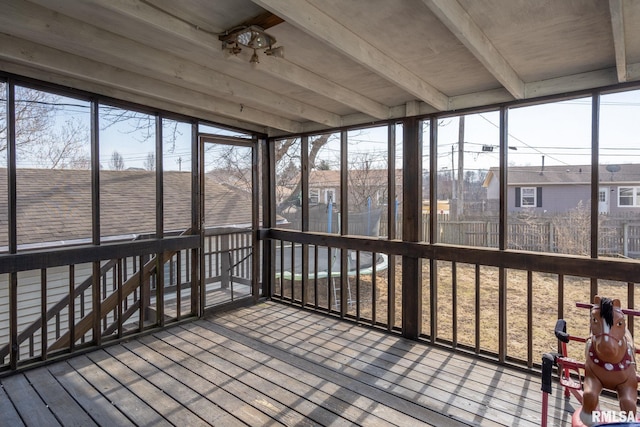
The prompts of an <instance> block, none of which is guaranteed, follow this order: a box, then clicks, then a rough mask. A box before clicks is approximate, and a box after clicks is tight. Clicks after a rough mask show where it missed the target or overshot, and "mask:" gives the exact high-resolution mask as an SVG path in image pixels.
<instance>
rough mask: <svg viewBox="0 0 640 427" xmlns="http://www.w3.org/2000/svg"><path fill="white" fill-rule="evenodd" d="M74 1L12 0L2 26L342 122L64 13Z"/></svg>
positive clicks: (167, 77)
mask: <svg viewBox="0 0 640 427" xmlns="http://www.w3.org/2000/svg"><path fill="white" fill-rule="evenodd" d="M107 3H108V2H107ZM74 4H75V3H74V2H72V1H69V0H59V1H56V2H54V3H53V4H51V6H50V7H55V8H60V9H56V11H57V12H60V13H56V11H53V10H50V9H48V8H44V7H40V6H38V5H36V4H30V3H26V2H19V1H16V0H14V1H7V2H5V5H3V13H2V14H0V28H3V29H4V31H6V32H8V33H11V34H14V35H17V36H19V37H21V38H23V39H26V40H30V41H33V42H34V43H39V44H43V45H45V46H49V47H52V48H55V49H59V50H62V51H65V52H69V53H71V54H74V55H78V56H83V57H86V58H89V59H92V60H95V61H98V62H102V63H105V64H110V65H113V66H115V67H117V68H121V69H124V70H128V71H131V72H134V73H144V74H145V75H148V76H149V77H151V78H154V79H157V80H162V81H165V82H167V83H170V84H176V85H179V86H184V87H186V88H188V89H191V90H194V91H197V92H201V93H204V94H210V95H212V96H215V97H217V98H224V99H233V100H234V101H235V103H243V104H244V105H245V106H253V107H255V108H260V107H263V108H265V109H268V111H271V112H273V113H274V114H275V113H277V112H280V113H282V114H283V115H285V117H286V116H289V117H291V116H293V117H300V118H303V119H305V120H310V121H315V122H318V123H320V124H323V125H325V126H329V127H339V126H341V125H342V121H341V118H340V116H339V115H338V114H334V113H331V112H328V111H326V110H323V109H321V108H318V107H316V106H313V105H310V104H306V103H303V102H300V101H298V100H295V99H292V98H288V97H286V96H283V95H280V94H277V93H274V92H272V91H270V90H268V89H265V88H263V87H260V86H257V85H254V84H251V83H247V82H244V81H241V80H239V79H236V78H234V77H231V76H229V75H226V74H223V73H221V72H219V71H216V70H214V69H211V68H208V67H205V66H202V65H199V64H195V63H193V62H191V61H185V60H184V59H183V58H180V57H177V56H175V55H174V54H170V53H167V52H166V51H163V50H161V49H157V48H153V47H150V46H147V45H143V44H141V43H139V42H137V41H134V40H132V39H129V38H127V37H124V36H120V35H118V34H115V33H113V32H110V31H106V30H103V29H101V28H98V27H96V26H93V25H90V24H87V23H85V22H81V21H79V20H77V19H76V18H71V17H69V16H67V15H63V14H62V13H65V12H66V11H67V10H68V8H69V7H70V6H73V5H74ZM152 9H153V8H152ZM79 10H80V9H79ZM82 10H86V8H83V9H82ZM98 15H99V14H98ZM94 18H95V16H94ZM166 22H167V21H165V23H166ZM82 39H90V40H91V41H92V42H91V43H84V42H83V41H82ZM76 40H78V42H76ZM215 46H219V41H217V40H216V44H215Z"/></svg>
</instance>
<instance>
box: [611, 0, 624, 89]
mask: <svg viewBox="0 0 640 427" xmlns="http://www.w3.org/2000/svg"><path fill="white" fill-rule="evenodd" d="M609 12H610V13H611V30H612V31H613V47H614V49H615V52H616V69H617V70H618V81H619V82H620V83H623V82H626V81H627V52H626V42H625V37H624V3H623V0H609Z"/></svg>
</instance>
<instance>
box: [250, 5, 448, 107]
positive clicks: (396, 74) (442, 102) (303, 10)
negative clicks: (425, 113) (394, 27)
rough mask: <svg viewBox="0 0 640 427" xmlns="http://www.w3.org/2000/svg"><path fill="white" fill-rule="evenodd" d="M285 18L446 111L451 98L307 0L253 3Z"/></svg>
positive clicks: (414, 94)
mask: <svg viewBox="0 0 640 427" xmlns="http://www.w3.org/2000/svg"><path fill="white" fill-rule="evenodd" d="M252 1H253V2H254V3H256V4H258V5H259V6H261V7H263V8H265V9H267V10H269V11H271V12H272V13H274V14H276V15H278V16H280V17H282V18H283V19H284V20H285V21H286V22H287V23H289V24H291V25H294V26H295V27H296V28H298V29H300V30H301V31H304V32H306V33H307V34H309V35H311V36H312V37H315V38H316V39H318V40H320V41H322V42H323V43H326V44H327V45H329V46H331V47H333V48H335V49H337V50H339V51H340V52H342V53H343V54H344V55H346V56H347V57H349V58H351V59H352V60H354V61H356V62H358V63H359V64H361V65H363V66H365V67H366V68H368V69H369V70H371V71H372V72H374V73H376V74H378V75H379V76H381V77H383V78H385V79H387V80H388V81H390V82H392V83H393V84H394V85H396V86H397V87H399V88H401V89H403V90H405V91H406V92H408V93H411V94H412V95H413V96H415V97H416V98H418V99H420V100H422V101H424V102H426V103H427V104H430V105H432V106H433V107H435V108H436V109H438V110H446V109H448V106H449V98H448V97H447V96H446V95H445V94H443V93H442V92H440V91H439V90H438V89H436V88H435V87H433V86H432V85H431V84H429V83H427V82H426V81H424V80H422V79H421V78H420V77H418V76H417V75H415V74H414V73H413V72H411V71H409V70H408V69H407V68H405V67H404V66H402V65H401V64H399V63H398V62H397V61H395V60H393V59H392V58H390V57H389V56H388V55H387V54H385V53H384V52H382V51H381V50H380V49H378V48H377V47H375V46H374V45H372V44H371V43H369V42H368V41H367V40H365V39H364V38H362V37H360V36H359V35H357V34H355V33H354V32H353V30H352V29H350V28H346V27H345V26H344V25H342V24H340V23H339V22H338V21H336V20H335V19H334V18H333V17H331V16H329V15H327V14H326V13H324V12H323V11H321V10H319V9H317V8H316V7H314V6H313V5H311V4H309V3H307V2H306V1H303V0H298V1H295V2H291V1H289V0H252Z"/></svg>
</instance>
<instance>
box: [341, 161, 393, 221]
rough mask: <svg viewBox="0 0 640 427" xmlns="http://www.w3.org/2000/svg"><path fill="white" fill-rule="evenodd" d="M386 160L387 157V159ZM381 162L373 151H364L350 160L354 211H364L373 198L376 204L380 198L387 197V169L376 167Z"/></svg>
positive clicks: (351, 201) (352, 208) (350, 185)
mask: <svg viewBox="0 0 640 427" xmlns="http://www.w3.org/2000/svg"><path fill="white" fill-rule="evenodd" d="M385 160H386V159H385ZM377 163H380V160H379V159H376V158H374V156H373V155H372V153H364V154H361V155H358V156H356V157H354V158H352V159H351V161H350V162H349V165H350V167H349V180H348V185H349V198H350V199H349V209H350V210H351V211H354V212H362V211H364V210H365V209H366V208H367V206H368V204H369V200H371V204H372V206H374V207H375V206H376V205H377V202H378V199H382V200H386V198H387V191H388V188H387V170H386V169H375V168H374V165H375V164H377Z"/></svg>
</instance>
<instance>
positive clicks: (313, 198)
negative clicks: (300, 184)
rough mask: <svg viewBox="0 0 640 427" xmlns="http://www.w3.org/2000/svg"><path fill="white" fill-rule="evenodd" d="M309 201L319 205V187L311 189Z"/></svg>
mask: <svg viewBox="0 0 640 427" xmlns="http://www.w3.org/2000/svg"><path fill="white" fill-rule="evenodd" d="M309 203H311V204H313V205H317V204H318V203H320V190H319V189H317V188H313V189H309Z"/></svg>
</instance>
